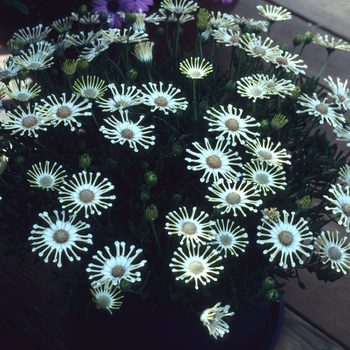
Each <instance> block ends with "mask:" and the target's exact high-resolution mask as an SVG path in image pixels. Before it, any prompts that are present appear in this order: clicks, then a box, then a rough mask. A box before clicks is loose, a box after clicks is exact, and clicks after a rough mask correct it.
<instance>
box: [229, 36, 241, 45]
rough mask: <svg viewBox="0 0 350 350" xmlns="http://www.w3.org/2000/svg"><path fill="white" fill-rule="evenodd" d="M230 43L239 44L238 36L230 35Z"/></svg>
mask: <svg viewBox="0 0 350 350" xmlns="http://www.w3.org/2000/svg"><path fill="white" fill-rule="evenodd" d="M229 41H230V42H231V43H234V44H235V43H239V36H238V35H232V36H231V38H230V39H229Z"/></svg>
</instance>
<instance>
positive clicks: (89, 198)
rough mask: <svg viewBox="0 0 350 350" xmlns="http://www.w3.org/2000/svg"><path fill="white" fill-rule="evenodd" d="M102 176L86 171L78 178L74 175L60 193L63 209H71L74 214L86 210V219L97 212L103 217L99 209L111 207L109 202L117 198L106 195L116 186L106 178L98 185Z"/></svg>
mask: <svg viewBox="0 0 350 350" xmlns="http://www.w3.org/2000/svg"><path fill="white" fill-rule="evenodd" d="M100 176H101V173H99V172H98V173H96V174H93V173H87V172H86V171H85V170H83V171H82V172H81V173H78V176H77V175H76V174H73V179H72V180H69V181H68V182H66V183H65V184H64V185H62V186H61V187H60V191H59V192H58V193H59V195H60V197H58V200H59V201H60V203H63V205H62V207H63V208H64V209H65V208H69V209H68V211H69V212H74V213H78V212H79V211H80V210H82V209H84V213H85V217H86V218H88V217H89V214H91V215H93V214H95V212H96V213H97V215H101V214H102V213H101V212H100V211H99V209H98V208H99V207H101V208H103V209H107V208H109V207H111V206H112V203H109V201H110V200H113V199H115V198H116V196H115V195H112V196H108V195H104V194H105V193H107V192H109V191H111V190H113V189H114V185H112V184H111V183H110V182H109V181H108V179H106V178H104V179H102V181H100V182H99V183H98V179H99V177H100ZM65 203H67V204H65Z"/></svg>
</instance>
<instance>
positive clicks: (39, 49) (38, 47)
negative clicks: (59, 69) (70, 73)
mask: <svg viewBox="0 0 350 350" xmlns="http://www.w3.org/2000/svg"><path fill="white" fill-rule="evenodd" d="M54 51H55V47H54V46H53V45H52V44H50V43H48V42H46V41H39V42H37V43H36V44H35V45H34V44H30V47H29V48H28V50H27V52H25V51H23V50H22V51H21V53H22V54H21V55H18V56H14V57H13V61H14V63H15V64H16V65H18V66H21V67H22V68H25V69H28V70H34V71H36V70H43V69H47V68H49V67H51V66H52V65H53V62H52V60H53V56H52V54H53V52H54Z"/></svg>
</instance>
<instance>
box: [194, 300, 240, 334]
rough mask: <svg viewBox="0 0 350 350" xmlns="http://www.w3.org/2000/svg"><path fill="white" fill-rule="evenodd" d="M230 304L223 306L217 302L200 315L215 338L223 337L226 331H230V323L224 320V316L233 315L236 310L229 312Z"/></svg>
mask: <svg viewBox="0 0 350 350" xmlns="http://www.w3.org/2000/svg"><path fill="white" fill-rule="evenodd" d="M229 309H230V305H226V306H221V303H217V304H215V305H214V306H213V307H211V308H209V309H205V310H204V311H203V312H202V313H201V316H200V320H201V321H202V323H203V325H204V326H206V327H207V328H208V331H209V334H210V335H212V336H213V337H214V338H215V339H217V338H218V337H221V338H222V337H223V336H224V335H225V333H230V328H229V325H228V324H227V323H226V322H225V321H224V320H223V318H224V317H229V316H233V315H234V314H235V313H234V312H229Z"/></svg>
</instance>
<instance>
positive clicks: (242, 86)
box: [237, 74, 271, 102]
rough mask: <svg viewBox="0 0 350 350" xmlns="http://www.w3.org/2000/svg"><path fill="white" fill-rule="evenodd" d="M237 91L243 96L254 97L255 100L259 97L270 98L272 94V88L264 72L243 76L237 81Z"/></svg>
mask: <svg viewBox="0 0 350 350" xmlns="http://www.w3.org/2000/svg"><path fill="white" fill-rule="evenodd" d="M237 85H238V86H237V92H238V93H239V94H240V95H241V96H243V97H248V98H251V99H253V102H256V100H257V99H258V98H259V99H265V98H266V99H269V98H270V96H271V88H270V87H269V86H268V83H267V81H266V79H265V77H264V76H263V74H253V75H251V76H248V77H243V78H241V79H240V80H238V81H237Z"/></svg>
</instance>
